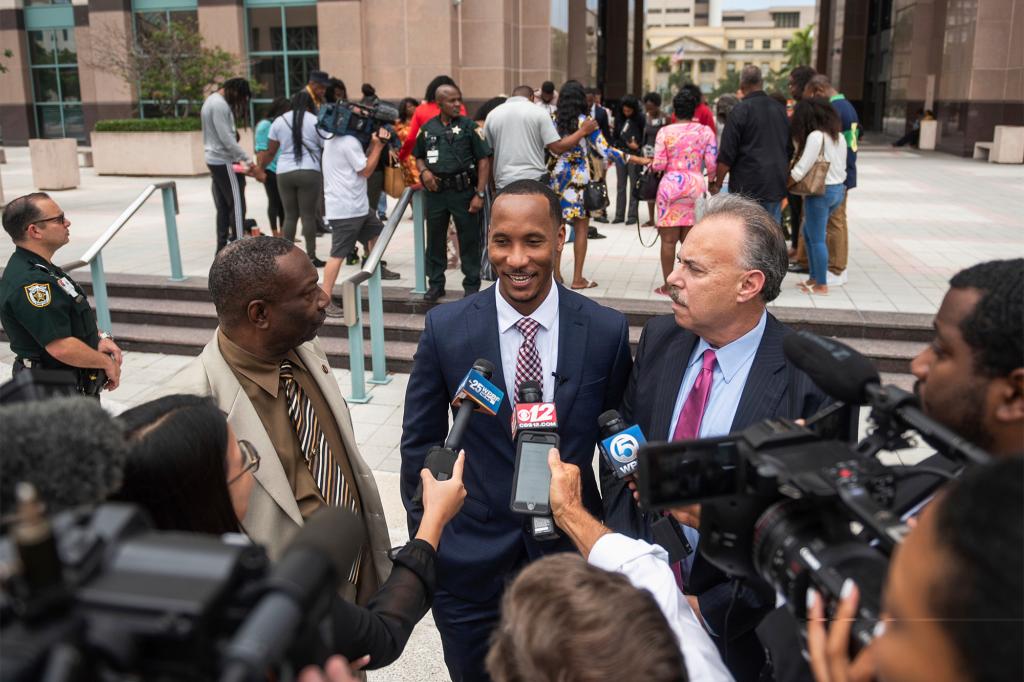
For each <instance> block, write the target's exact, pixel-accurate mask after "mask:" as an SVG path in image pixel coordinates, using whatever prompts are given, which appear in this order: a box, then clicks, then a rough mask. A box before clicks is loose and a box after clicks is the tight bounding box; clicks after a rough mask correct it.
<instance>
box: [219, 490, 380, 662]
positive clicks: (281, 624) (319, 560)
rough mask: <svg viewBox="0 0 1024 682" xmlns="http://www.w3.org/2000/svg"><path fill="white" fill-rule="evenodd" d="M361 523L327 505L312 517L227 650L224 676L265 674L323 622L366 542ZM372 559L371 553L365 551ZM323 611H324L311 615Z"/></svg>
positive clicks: (270, 577) (273, 572) (344, 512)
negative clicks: (306, 630)
mask: <svg viewBox="0 0 1024 682" xmlns="http://www.w3.org/2000/svg"><path fill="white" fill-rule="evenodd" d="M364 540H365V533H364V531H363V524H362V523H361V522H360V521H359V519H358V518H357V517H356V515H355V514H353V513H352V512H350V511H348V510H345V509H342V508H339V507H325V508H324V509H322V510H320V511H318V512H317V513H316V514H314V515H313V516H311V517H310V519H309V521H307V522H306V525H305V526H303V527H302V530H300V531H299V533H298V534H297V535H296V536H295V540H294V541H292V543H291V545H290V546H289V547H288V549H287V550H286V551H285V554H284V556H283V557H282V558H281V561H279V562H278V563H277V565H276V566H275V567H274V569H273V571H272V572H271V574H270V576H269V578H268V580H267V584H268V589H269V591H268V593H267V594H266V595H265V596H264V597H263V598H262V599H261V600H260V601H259V602H258V603H257V604H256V606H255V607H254V608H253V610H252V613H251V614H250V615H249V617H248V618H247V619H246V620H245V622H244V623H242V625H241V626H240V627H239V629H238V632H237V633H236V634H235V636H234V638H232V640H231V642H230V643H229V644H228V646H227V648H226V649H225V652H224V661H225V666H224V673H223V675H222V676H221V682H248V681H251V680H252V681H254V680H264V679H266V674H267V670H268V669H269V668H271V667H272V666H273V665H275V664H277V663H278V662H280V661H281V660H282V658H283V656H284V655H285V653H286V652H287V651H288V649H289V648H290V647H291V645H292V643H293V642H294V641H295V639H296V637H297V636H298V635H299V634H300V633H299V629H300V626H301V624H302V623H303V622H304V621H305V622H315V623H316V622H319V621H320V620H321V619H322V617H323V616H325V615H327V613H328V607H329V605H330V600H331V599H332V598H333V596H334V592H335V590H336V589H337V587H338V583H339V582H340V580H341V578H342V577H344V576H347V575H348V574H349V571H350V570H351V569H352V565H353V564H354V563H355V561H356V558H357V557H358V556H359V552H360V551H361V549H362V547H363V543H364ZM365 560H366V561H369V557H365ZM310 611H314V612H316V611H319V612H320V614H321V615H320V617H315V616H314V617H310Z"/></svg>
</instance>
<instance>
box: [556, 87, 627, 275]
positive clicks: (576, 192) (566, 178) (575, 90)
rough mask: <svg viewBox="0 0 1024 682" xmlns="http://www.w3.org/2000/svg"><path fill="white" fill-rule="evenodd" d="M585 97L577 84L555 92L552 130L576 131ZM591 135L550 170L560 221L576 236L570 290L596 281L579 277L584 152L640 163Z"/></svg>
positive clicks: (586, 221) (583, 247)
mask: <svg viewBox="0 0 1024 682" xmlns="http://www.w3.org/2000/svg"><path fill="white" fill-rule="evenodd" d="M589 110H590V107H588V106H587V97H586V94H585V92H584V90H583V85H581V84H580V83H579V82H578V81H568V82H566V83H565V85H563V86H562V87H561V88H560V89H559V91H558V109H557V110H556V111H555V127H556V128H557V129H558V134H559V135H561V136H562V137H565V136H566V135H571V134H573V133H574V132H576V131H577V130H578V129H579V128H580V126H581V125H583V124H584V121H586V120H587V113H588V112H589ZM587 125H588V127H589V126H591V125H592V126H593V132H591V133H589V134H588V135H587V137H586V138H584V139H583V140H581V141H580V143H579V144H578V145H576V146H575V147H574V148H573V149H571V150H569V151H567V152H564V153H562V154H559V155H558V156H557V157H555V159H554V166H553V167H551V166H549V167H550V168H551V189H553V190H555V193H557V194H558V196H559V198H560V199H561V201H562V220H563V221H564V222H566V223H570V224H571V225H572V226H573V229H574V231H575V234H576V237H575V241H573V256H574V262H573V276H572V288H573V289H589V288H591V287H596V286H597V282H590V281H588V280H586V279H584V277H583V261H584V260H586V257H587V231H588V230H589V229H590V215H589V214H588V213H587V210H586V208H585V207H584V206H583V190H584V189H585V188H586V186H587V183H589V182H590V167H589V165H588V163H587V151H588V149H592V150H594V151H596V152H597V153H598V154H600V155H601V156H602V157H604V158H611V159H612V160H618V161H621V162H623V163H630V162H633V163H642V159H641V158H640V157H635V156H633V155H631V154H627V153H625V152H622V151H620V150H618V149H615V148H613V147H612V146H611V145H609V144H608V141H607V140H606V139H604V135H602V134H601V130H600V129H599V128H597V124H596V123H588V124H587ZM555 279H556V280H557V281H559V282H561V281H562V274H561V254H559V256H558V259H557V261H556V263H555Z"/></svg>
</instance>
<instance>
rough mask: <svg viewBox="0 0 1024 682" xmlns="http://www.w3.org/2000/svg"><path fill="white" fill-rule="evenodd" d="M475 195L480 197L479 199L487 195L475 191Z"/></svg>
mask: <svg viewBox="0 0 1024 682" xmlns="http://www.w3.org/2000/svg"><path fill="white" fill-rule="evenodd" d="M476 195H477V196H478V197H480V198H481V199H483V198H484V197H485V196H487V195H486V194H484V193H483V192H477V193H476Z"/></svg>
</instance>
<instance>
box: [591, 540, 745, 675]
mask: <svg viewBox="0 0 1024 682" xmlns="http://www.w3.org/2000/svg"><path fill="white" fill-rule="evenodd" d="M587 561H588V562H589V563H590V565H592V566H597V567H598V568H603V569H604V570H606V571H611V572H613V573H621V574H622V575H624V576H626V577H627V578H629V582H631V583H633V587H636V588H637V589H640V590H647V591H648V592H650V593H651V595H653V596H654V600H655V601H656V602H658V607H659V608H660V609H661V612H662V613H663V614H664V615H665V619H666V620H667V621H668V624H669V625H670V626H671V627H672V631H673V632H674V633H675V635H676V639H678V640H679V649H680V650H681V651H682V652H683V659H684V662H685V664H686V672H687V675H688V677H689V678H690V681H691V682H707V681H711V682H721V681H723V680H725V681H731V680H732V679H733V678H732V675H731V674H730V673H729V670H728V668H726V667H725V662H724V661H722V656H721V655H720V654H719V653H718V649H717V648H716V647H715V645H714V643H713V642H712V641H711V637H709V636H708V633H707V632H705V631H704V628H703V627H701V624H700V621H699V620H697V616H696V615H695V614H694V613H693V609H692V608H690V602H688V601H687V600H686V597H685V596H684V595H683V593H682V592H680V591H679V587H678V586H677V585H676V579H675V576H674V575H673V574H672V569H671V568H670V567H669V565H668V552H666V551H665V550H664V548H662V547H661V546H660V545H652V544H649V543H646V542H644V541H643V540H634V539H632V538H628V537H626V536H625V535H620V534H619V533H609V534H608V535H604V536H602V537H601V538H600V539H599V540H598V541H597V542H595V543H594V547H593V549H591V550H590V556H589V557H587ZM627 626H628V624H627Z"/></svg>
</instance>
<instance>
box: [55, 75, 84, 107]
mask: <svg viewBox="0 0 1024 682" xmlns="http://www.w3.org/2000/svg"><path fill="white" fill-rule="evenodd" d="M60 96H61V99H63V100H64V101H65V102H81V101H82V88H81V86H79V84H78V69H77V68H75V69H61V70H60Z"/></svg>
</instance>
